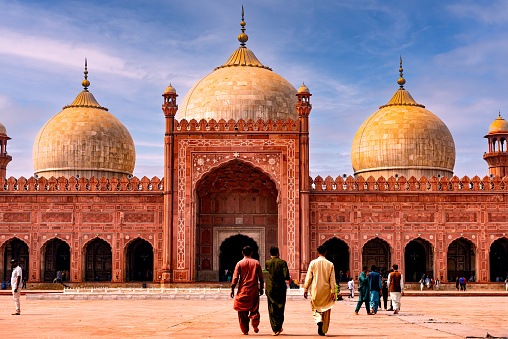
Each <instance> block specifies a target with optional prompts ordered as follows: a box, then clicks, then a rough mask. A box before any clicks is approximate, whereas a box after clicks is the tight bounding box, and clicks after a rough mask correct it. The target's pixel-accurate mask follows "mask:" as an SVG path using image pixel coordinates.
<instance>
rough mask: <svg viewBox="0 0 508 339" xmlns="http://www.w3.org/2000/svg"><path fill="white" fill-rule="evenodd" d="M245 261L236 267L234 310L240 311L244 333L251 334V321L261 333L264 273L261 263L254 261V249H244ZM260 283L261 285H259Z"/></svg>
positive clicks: (240, 320)
mask: <svg viewBox="0 0 508 339" xmlns="http://www.w3.org/2000/svg"><path fill="white" fill-rule="evenodd" d="M242 254H243V259H242V260H240V261H239V262H238V263H237V264H236V267H235V271H234V273H233V281H232V282H231V298H234V297H235V286H236V285H237V284H238V292H237V293H236V298H235V302H234V304H233V308H234V309H235V310H236V311H238V321H239V322H240V329H241V330H242V333H243V334H245V335H247V334H249V319H250V321H251V323H252V328H253V329H254V332H256V333H258V332H259V328H258V326H259V296H260V295H263V273H262V271H261V265H260V264H259V261H257V260H255V259H252V258H251V257H250V256H251V255H252V248H251V247H250V246H245V247H244V248H243V249H242ZM258 281H259V285H258Z"/></svg>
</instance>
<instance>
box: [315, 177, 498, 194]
mask: <svg viewBox="0 0 508 339" xmlns="http://www.w3.org/2000/svg"><path fill="white" fill-rule="evenodd" d="M309 180H310V185H311V188H312V190H313V191H336V192H337V191H376V192H382V191H399V192H400V191H419V192H429V191H439V192H443V191H460V192H469V191H508V177H504V178H500V177H498V176H494V177H489V176H485V177H483V179H480V177H478V176H474V177H473V178H472V179H470V178H469V177H467V176H465V177H463V178H462V179H459V178H458V177H457V176H454V177H452V178H451V179H448V178H447V177H441V178H436V177H431V178H430V179H427V178H425V177H421V178H420V179H416V178H415V177H411V178H409V179H406V178H404V177H398V178H394V177H390V178H388V180H387V179H385V178H383V177H380V178H378V179H377V180H376V179H374V178H373V177H369V178H368V179H367V180H365V179H364V178H363V177H361V176H358V177H357V178H356V179H355V178H354V177H352V176H349V177H347V178H343V177H342V176H339V177H337V178H336V179H335V180H334V179H333V178H332V177H330V176H328V177H326V178H325V179H323V178H322V177H320V176H317V177H316V178H315V179H312V178H310V177H309Z"/></svg>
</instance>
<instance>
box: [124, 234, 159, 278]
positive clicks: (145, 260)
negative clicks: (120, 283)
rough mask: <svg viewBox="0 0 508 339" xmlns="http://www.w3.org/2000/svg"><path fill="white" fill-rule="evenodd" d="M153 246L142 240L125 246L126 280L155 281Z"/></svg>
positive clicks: (134, 240)
mask: <svg viewBox="0 0 508 339" xmlns="http://www.w3.org/2000/svg"><path fill="white" fill-rule="evenodd" d="M153 255H154V253H153V246H152V244H151V243H150V242H149V241H147V240H145V239H142V238H135V239H133V240H132V241H130V242H129V243H127V244H126V245H125V280H126V281H153V263H154V257H153Z"/></svg>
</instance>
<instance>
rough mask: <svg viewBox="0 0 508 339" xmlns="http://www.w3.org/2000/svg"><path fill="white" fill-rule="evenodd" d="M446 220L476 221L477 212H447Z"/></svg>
mask: <svg viewBox="0 0 508 339" xmlns="http://www.w3.org/2000/svg"><path fill="white" fill-rule="evenodd" d="M445 219H446V222H476V221H477V214H476V213H474V212H446V214H445Z"/></svg>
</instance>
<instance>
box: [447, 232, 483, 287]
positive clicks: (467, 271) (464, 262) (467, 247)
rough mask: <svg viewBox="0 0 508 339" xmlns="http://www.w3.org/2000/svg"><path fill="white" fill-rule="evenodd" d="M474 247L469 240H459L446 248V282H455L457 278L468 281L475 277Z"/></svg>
mask: <svg viewBox="0 0 508 339" xmlns="http://www.w3.org/2000/svg"><path fill="white" fill-rule="evenodd" d="M475 257H476V256H475V246H474V245H473V243H472V242H470V241H469V240H466V239H464V238H459V239H456V240H454V241H453V242H452V243H451V244H450V246H448V253H447V267H448V281H455V279H456V278H457V277H464V278H466V279H468V280H469V278H471V277H473V280H474V279H475V276H476V274H475V273H476V265H475Z"/></svg>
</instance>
